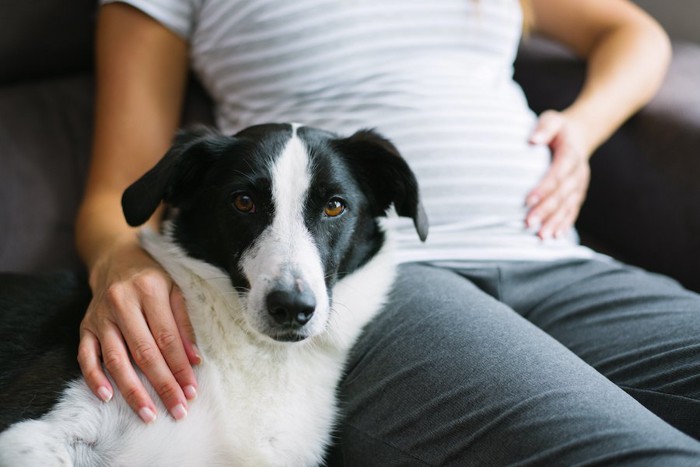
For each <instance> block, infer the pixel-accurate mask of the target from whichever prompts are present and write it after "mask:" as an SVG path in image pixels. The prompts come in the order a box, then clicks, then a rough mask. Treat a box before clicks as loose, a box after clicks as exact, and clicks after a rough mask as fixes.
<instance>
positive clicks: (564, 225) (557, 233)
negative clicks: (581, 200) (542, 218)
mask: <svg viewBox="0 0 700 467" xmlns="http://www.w3.org/2000/svg"><path fill="white" fill-rule="evenodd" d="M578 213H579V209H578V208H576V207H572V208H570V209H569V210H568V212H567V214H566V216H565V217H564V219H563V221H562V222H561V224H559V225H558V226H557V227H555V230H554V237H555V238H559V237H562V236H563V235H565V234H566V233H567V232H568V231H569V230H571V228H573V226H574V223H575V222H576V218H577V217H578Z"/></svg>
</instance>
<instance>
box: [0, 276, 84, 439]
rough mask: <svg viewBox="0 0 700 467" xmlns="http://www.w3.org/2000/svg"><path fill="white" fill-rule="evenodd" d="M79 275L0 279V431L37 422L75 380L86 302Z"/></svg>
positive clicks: (77, 373) (82, 283) (1, 277)
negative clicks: (29, 420) (24, 421)
mask: <svg viewBox="0 0 700 467" xmlns="http://www.w3.org/2000/svg"><path fill="white" fill-rule="evenodd" d="M90 297H91V294H90V289H89V287H88V285H87V280H86V279H85V278H84V277H83V276H82V275H76V274H73V273H69V272H59V273H53V274H46V275H41V276H29V275H21V274H12V273H2V274H0V431H2V430H4V429H5V428H7V427H8V426H9V425H10V424H12V423H15V422H17V421H20V420H22V419H25V418H38V417H39V416H41V415H42V414H44V413H45V412H47V411H48V410H49V409H50V408H51V407H52V406H53V405H54V404H55V403H56V399H57V398H58V395H59V394H60V392H61V391H62V390H63V389H64V388H65V386H66V382H67V381H70V380H73V379H75V378H76V377H78V376H79V374H80V368H79V367H78V362H77V360H76V356H77V350H78V337H79V336H78V332H79V326H80V321H81V320H82V317H83V314H84V313H85V310H86V309H87V305H88V303H89V302H90Z"/></svg>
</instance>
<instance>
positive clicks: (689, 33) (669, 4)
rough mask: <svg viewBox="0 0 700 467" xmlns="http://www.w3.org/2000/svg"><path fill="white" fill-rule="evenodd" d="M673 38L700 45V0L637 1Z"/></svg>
mask: <svg viewBox="0 0 700 467" xmlns="http://www.w3.org/2000/svg"><path fill="white" fill-rule="evenodd" d="M635 2H636V3H637V4H638V5H639V6H641V7H642V8H644V9H645V10H647V11H648V12H649V13H651V15H652V16H654V17H655V18H656V19H657V20H658V21H659V22H660V23H661V24H662V25H663V27H664V28H666V31H668V33H669V34H670V35H671V37H675V38H682V39H691V40H694V41H696V42H699V43H700V0H635Z"/></svg>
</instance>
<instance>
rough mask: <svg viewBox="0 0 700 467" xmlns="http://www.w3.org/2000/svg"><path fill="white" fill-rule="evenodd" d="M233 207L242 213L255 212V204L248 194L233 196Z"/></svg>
mask: <svg viewBox="0 0 700 467" xmlns="http://www.w3.org/2000/svg"><path fill="white" fill-rule="evenodd" d="M233 206H234V207H235V208H236V209H238V210H239V211H240V212H242V213H246V214H249V213H252V212H255V203H254V202H253V198H251V196H250V195H249V194H248V193H237V194H235V195H234V196H233Z"/></svg>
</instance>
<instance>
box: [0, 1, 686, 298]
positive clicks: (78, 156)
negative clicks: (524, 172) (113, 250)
mask: <svg viewBox="0 0 700 467" xmlns="http://www.w3.org/2000/svg"><path fill="white" fill-rule="evenodd" d="M8 8H9V12H8V11H6V12H5V15H4V18H3V20H2V21H3V22H5V23H7V24H3V25H2V28H1V29H2V33H0V271H32V272H41V271H50V270H55V269H66V268H67V269H79V268H81V266H80V262H79V260H78V258H77V255H76V253H75V248H74V246H73V220H74V217H75V213H76V209H77V206H78V203H79V200H80V197H81V190H82V186H83V183H84V179H85V174H86V171H87V165H88V157H89V150H90V134H91V118H92V105H93V103H92V93H93V79H92V74H91V66H92V46H91V44H92V41H91V36H92V33H93V28H94V14H95V5H94V1H92V0H74V1H73V2H71V4H70V7H67V6H66V4H65V3H64V2H59V1H57V0H40V1H37V2H12V3H11V4H10V5H8ZM8 13H9V14H8ZM674 48H675V56H674V60H673V64H672V67H671V71H670V73H669V75H668V77H667V79H666V82H665V84H664V86H663V89H662V90H661V92H660V93H659V95H658V96H657V97H656V98H655V99H654V101H653V102H652V103H651V104H650V105H649V106H648V107H647V108H645V109H644V110H642V111H641V112H640V113H639V114H638V115H637V116H635V117H634V118H632V119H631V120H630V121H629V122H628V123H627V124H626V125H625V126H624V127H623V128H622V129H621V130H620V131H619V132H618V133H617V134H616V135H615V136H614V137H613V138H612V139H611V140H610V142H608V143H607V144H605V145H604V146H603V147H602V148H601V149H600V150H599V151H598V153H597V154H596V155H595V156H594V157H593V159H592V162H591V165H592V182H591V187H590V191H589V197H588V200H587V202H586V204H585V206H584V208H583V211H582V213H581V218H580V220H579V222H578V227H579V230H580V232H581V235H582V238H583V240H584V243H587V244H589V245H591V246H593V247H594V248H596V249H599V250H602V251H604V252H606V253H608V254H611V255H613V256H615V257H617V258H619V259H622V260H624V261H627V262H629V263H632V264H636V265H639V266H642V267H645V268H647V269H650V270H654V271H658V272H662V273H665V274H668V275H670V276H673V277H674V278H676V279H678V280H679V281H681V282H682V283H683V284H685V285H686V286H687V287H689V288H691V289H694V290H697V291H700V273H699V272H698V271H699V270H700V266H699V264H700V183H699V180H698V179H699V178H700V87H699V86H698V84H697V83H698V78H700V46H699V45H696V44H692V43H689V42H677V43H675V45H674ZM515 72H516V78H517V79H518V80H519V81H520V83H521V84H522V85H523V87H524V89H525V91H526V93H527V95H528V99H529V101H530V104H531V106H532V107H533V108H534V109H535V110H537V111H541V110H544V109H547V108H555V109H556V108H562V107H564V106H565V105H567V103H569V102H570V101H571V100H572V99H573V97H574V96H575V94H576V92H577V90H578V89H579V87H580V85H581V82H582V79H583V75H584V73H585V69H584V66H583V64H582V63H581V62H579V61H577V60H576V59H574V58H573V57H572V56H571V55H570V54H569V53H568V52H566V51H565V50H562V49H560V48H557V47H554V46H553V45H552V44H550V43H547V42H545V41H542V40H540V39H531V40H528V41H527V42H526V43H525V44H524V45H523V47H522V50H521V52H520V54H519V57H518V61H517V63H516V69H515ZM209 109H210V106H209V103H208V100H207V98H206V96H205V95H204V93H203V92H202V91H201V89H199V88H198V87H197V86H196V85H193V86H192V90H191V92H190V97H189V99H188V105H187V109H186V111H185V116H184V117H183V122H184V123H188V122H192V121H204V122H210V121H211V115H210V111H209ZM368 124H371V122H368Z"/></svg>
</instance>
